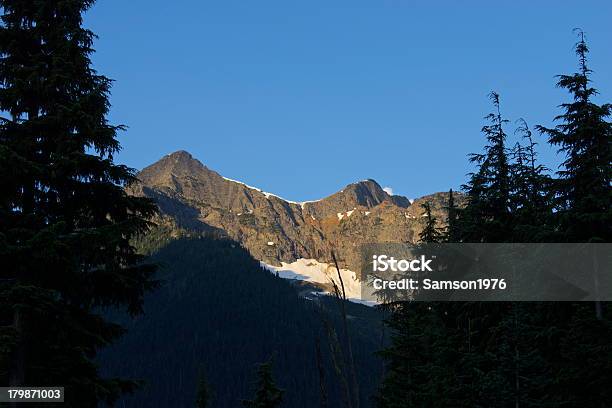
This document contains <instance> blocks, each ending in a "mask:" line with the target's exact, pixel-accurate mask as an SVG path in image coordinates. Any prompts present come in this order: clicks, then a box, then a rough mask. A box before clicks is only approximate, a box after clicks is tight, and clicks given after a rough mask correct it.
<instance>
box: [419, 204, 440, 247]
mask: <svg viewBox="0 0 612 408" xmlns="http://www.w3.org/2000/svg"><path fill="white" fill-rule="evenodd" d="M421 208H423V210H424V213H423V216H424V217H425V226H424V227H423V230H422V231H421V232H420V233H419V239H420V240H421V242H431V243H436V242H440V241H441V240H442V236H443V234H442V232H441V231H440V228H438V227H437V222H438V220H437V219H436V217H434V216H433V215H432V214H431V205H430V204H429V202H425V203H422V204H421Z"/></svg>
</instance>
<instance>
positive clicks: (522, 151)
mask: <svg viewBox="0 0 612 408" xmlns="http://www.w3.org/2000/svg"><path fill="white" fill-rule="evenodd" d="M516 133H517V134H520V135H521V136H522V138H523V139H524V140H526V141H527V144H526V146H523V145H521V143H520V142H517V143H516V144H515V146H514V149H513V150H512V157H513V159H514V161H513V162H512V163H511V164H510V174H511V176H510V181H511V192H510V208H511V212H512V218H513V233H512V237H508V239H509V240H510V239H511V240H512V241H515V242H534V241H535V242H542V241H546V240H547V239H548V237H549V236H550V234H551V229H552V226H551V216H552V206H553V203H552V188H551V184H552V182H551V178H550V176H549V175H548V174H547V172H548V169H547V168H546V167H545V166H543V165H541V164H539V163H538V162H537V152H536V145H537V143H536V142H535V141H534V140H533V137H532V133H531V130H530V129H529V126H527V122H526V121H525V120H524V119H520V120H519V127H518V128H517V130H516Z"/></svg>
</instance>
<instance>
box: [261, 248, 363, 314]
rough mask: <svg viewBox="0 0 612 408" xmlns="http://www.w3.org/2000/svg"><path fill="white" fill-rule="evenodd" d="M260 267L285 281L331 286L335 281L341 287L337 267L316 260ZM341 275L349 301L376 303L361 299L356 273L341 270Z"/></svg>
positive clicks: (262, 264) (301, 259)
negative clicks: (300, 281) (291, 280)
mask: <svg viewBox="0 0 612 408" xmlns="http://www.w3.org/2000/svg"><path fill="white" fill-rule="evenodd" d="M260 265H261V266H262V268H265V269H267V270H268V271H270V272H272V273H274V274H278V276H279V277H281V278H283V279H293V280H302V281H307V282H315V283H322V284H330V283H331V282H332V280H333V281H334V282H336V284H337V285H338V287H340V281H339V279H338V271H337V270H336V267H335V266H333V265H330V264H327V263H325V262H319V261H317V260H316V259H305V258H300V259H298V260H297V261H295V262H291V263H287V262H282V263H281V266H273V265H269V264H267V263H265V262H260ZM340 275H341V276H342V281H343V283H344V290H345V292H346V297H347V299H349V300H350V301H352V302H358V303H363V304H370V303H372V304H373V303H374V302H369V301H364V300H362V299H361V281H360V280H359V279H358V278H357V274H356V273H355V272H353V271H351V270H348V269H342V268H341V269H340Z"/></svg>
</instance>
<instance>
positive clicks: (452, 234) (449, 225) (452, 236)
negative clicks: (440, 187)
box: [444, 188, 460, 242]
mask: <svg viewBox="0 0 612 408" xmlns="http://www.w3.org/2000/svg"><path fill="white" fill-rule="evenodd" d="M446 214H447V215H446V231H445V234H444V238H445V240H446V242H459V239H460V237H459V226H458V219H457V217H458V213H457V205H456V204H455V196H454V194H453V189H452V188H451V189H450V190H449V191H448V203H447V205H446Z"/></svg>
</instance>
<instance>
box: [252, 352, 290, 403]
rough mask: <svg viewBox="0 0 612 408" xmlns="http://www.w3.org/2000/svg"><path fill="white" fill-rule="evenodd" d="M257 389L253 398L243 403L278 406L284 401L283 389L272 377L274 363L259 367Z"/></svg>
mask: <svg viewBox="0 0 612 408" xmlns="http://www.w3.org/2000/svg"><path fill="white" fill-rule="evenodd" d="M257 376H258V380H257V391H256V392H255V397H254V398H253V399H252V400H245V401H243V402H242V404H243V405H244V406H245V407H251V408H276V407H280V405H281V403H282V402H283V391H282V390H280V389H279V388H278V387H277V386H276V384H275V383H274V380H273V379H272V363H271V362H270V361H268V362H267V363H263V364H260V366H259V368H258V369H257Z"/></svg>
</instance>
